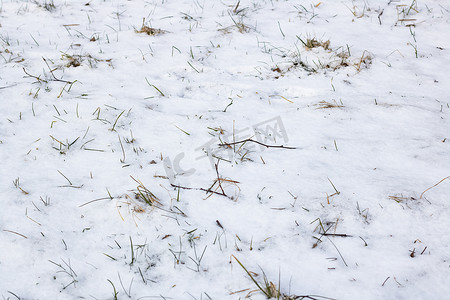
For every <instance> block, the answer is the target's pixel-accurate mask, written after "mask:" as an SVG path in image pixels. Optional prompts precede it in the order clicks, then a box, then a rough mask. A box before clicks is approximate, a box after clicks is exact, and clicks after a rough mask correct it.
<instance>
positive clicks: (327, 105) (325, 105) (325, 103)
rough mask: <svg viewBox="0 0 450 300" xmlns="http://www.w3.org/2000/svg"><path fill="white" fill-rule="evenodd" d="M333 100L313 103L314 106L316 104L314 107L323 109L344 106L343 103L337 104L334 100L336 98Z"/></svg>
mask: <svg viewBox="0 0 450 300" xmlns="http://www.w3.org/2000/svg"><path fill="white" fill-rule="evenodd" d="M333 101H334V102H328V101H325V100H322V101H320V102H319V103H317V104H315V105H314V106H316V109H325V108H341V107H344V105H343V104H342V102H341V104H339V103H337V102H336V100H333Z"/></svg>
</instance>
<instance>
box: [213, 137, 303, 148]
mask: <svg viewBox="0 0 450 300" xmlns="http://www.w3.org/2000/svg"><path fill="white" fill-rule="evenodd" d="M246 142H253V143H256V144H259V145H261V146H264V147H266V148H281V149H297V148H296V147H288V146H283V145H267V144H264V143H261V142H259V141H255V140H253V139H245V140H242V141H238V142H232V143H222V144H219V146H222V147H225V146H231V145H236V144H241V143H246Z"/></svg>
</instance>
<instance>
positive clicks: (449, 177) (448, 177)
mask: <svg viewBox="0 0 450 300" xmlns="http://www.w3.org/2000/svg"><path fill="white" fill-rule="evenodd" d="M446 179H450V176H447V177H445V178H444V179H442V180H441V181H439V182H438V183H436V184H435V185H433V186H431V187H429V188H427V189H426V190H425V191H423V193H422V194H421V195H420V198H419V199H422V196H423V194H425V193H426V192H428V191H429V190H431V189H432V188H434V187H435V186H437V185H439V184H440V183H441V182H442V181H444V180H446Z"/></svg>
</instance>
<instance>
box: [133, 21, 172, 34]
mask: <svg viewBox="0 0 450 300" xmlns="http://www.w3.org/2000/svg"><path fill="white" fill-rule="evenodd" d="M135 32H136V33H145V34H147V35H150V36H155V35H160V34H164V33H166V31H165V30H162V29H158V28H153V27H149V26H147V25H145V18H144V19H143V20H142V26H141V29H139V30H135Z"/></svg>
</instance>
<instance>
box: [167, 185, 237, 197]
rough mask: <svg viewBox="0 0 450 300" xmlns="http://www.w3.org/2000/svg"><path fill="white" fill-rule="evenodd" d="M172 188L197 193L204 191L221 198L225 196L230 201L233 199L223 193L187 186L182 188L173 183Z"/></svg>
mask: <svg viewBox="0 0 450 300" xmlns="http://www.w3.org/2000/svg"><path fill="white" fill-rule="evenodd" d="M170 185H171V186H172V187H174V188H179V189H182V190H196V191H204V192H207V193H212V194H216V195H220V196H225V197H227V198H228V199H231V198H230V197H229V196H227V195H225V194H222V193H219V192H216V191H212V190H210V189H208V190H207V189H204V188H196V187H187V186H181V185H176V184H173V183H171V184H170Z"/></svg>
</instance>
